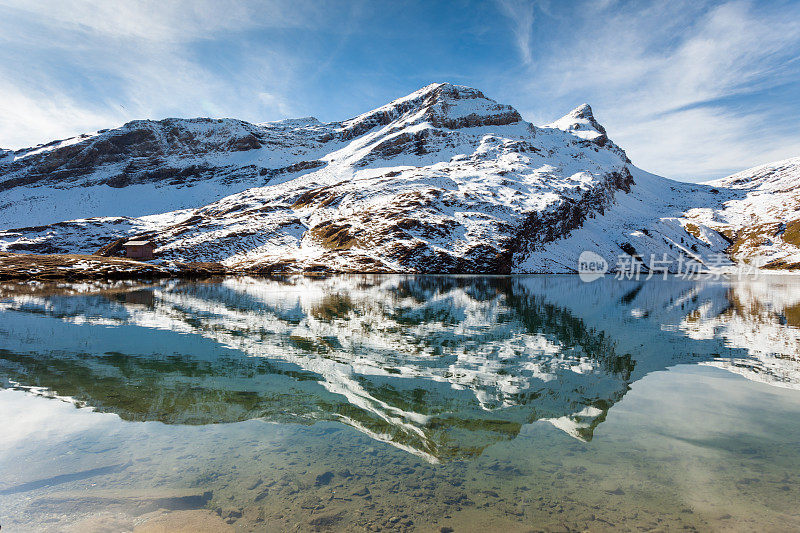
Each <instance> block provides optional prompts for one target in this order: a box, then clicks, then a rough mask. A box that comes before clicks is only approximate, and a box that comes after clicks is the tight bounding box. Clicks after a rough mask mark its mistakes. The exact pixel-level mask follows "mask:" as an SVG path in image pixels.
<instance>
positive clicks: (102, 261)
mask: <svg viewBox="0 0 800 533" xmlns="http://www.w3.org/2000/svg"><path fill="white" fill-rule="evenodd" d="M340 274H341V275H352V274H394V275H426V276H512V275H521V276H535V275H539V276H543V275H552V276H555V275H578V272H516V273H497V272H397V271H359V272H352V271H336V270H324V269H321V268H319V267H318V266H316V265H315V266H314V268H312V269H309V270H301V271H289V270H280V269H279V267H278V265H264V266H259V267H253V268H249V269H235V268H229V267H226V266H225V265H222V264H221V263H208V262H188V263H180V262H174V263H169V264H159V263H148V262H146V261H140V260H137V259H128V258H124V257H105V256H101V255H84V254H19V253H9V252H0V281H82V280H136V279H165V278H179V279H198V278H211V277H221V276H286V275H292V276H295V275H301V276H311V277H315V276H330V275H340ZM614 275H615V273H614V272H607V273H606V274H605V276H614ZM642 275H645V273H643V274H642ZM761 275H766V276H768V277H776V276H797V275H800V270H782V269H771V268H763V269H760V270H759V276H761ZM669 277H670V278H671V279H672V278H676V277H677V275H676V274H670V276H669ZM747 277H748V278H749V277H750V276H747ZM654 278H658V279H660V278H661V276H660V275H658V276H654ZM700 279H703V280H705V279H716V280H719V279H721V278H714V277H713V275H709V276H708V277H707V278H700ZM724 279H726V280H730V281H736V279H737V278H736V276H733V275H731V276H727V277H724ZM636 281H642V280H636Z"/></svg>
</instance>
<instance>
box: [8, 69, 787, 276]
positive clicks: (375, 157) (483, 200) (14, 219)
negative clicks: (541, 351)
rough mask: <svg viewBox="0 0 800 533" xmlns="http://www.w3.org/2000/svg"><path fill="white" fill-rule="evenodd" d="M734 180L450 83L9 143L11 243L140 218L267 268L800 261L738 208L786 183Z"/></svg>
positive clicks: (585, 121) (76, 239)
mask: <svg viewBox="0 0 800 533" xmlns="http://www.w3.org/2000/svg"><path fill="white" fill-rule="evenodd" d="M790 161H792V160H790ZM793 165H794V166H792V164H789V167H790V168H789V169H788V170H786V169H784V171H783V172H784V174H786V176H787V177H786V178H785V179H786V180H789V181H791V180H792V179H793V178H792V176H800V172H798V173H795V174H792V172H793V170H792V169H794V170H795V171H796V170H797V166H798V165H797V164H796V162H795V163H794V164H793ZM798 179H800V178H798ZM757 181H759V183H760V181H763V178H760V179H757ZM727 183H729V182H720V183H713V184H705V185H703V184H700V185H698V184H688V183H679V182H674V181H672V180H668V179H665V178H660V177H658V176H655V175H653V174H649V173H647V172H644V171H642V170H640V169H638V168H637V167H635V166H634V165H633V164H632V163H631V161H630V159H629V158H628V157H627V155H626V154H625V152H624V151H623V150H622V149H621V148H620V147H619V146H617V145H616V144H614V143H613V142H612V141H611V140H610V139H609V137H608V134H607V132H606V130H605V128H604V127H603V126H602V125H601V124H600V123H599V122H598V121H597V120H596V119H595V117H594V115H593V113H592V110H591V108H590V107H589V106H588V105H586V104H584V105H582V106H580V107H578V108H576V109H575V110H573V111H572V112H570V113H568V114H567V115H565V116H564V117H562V118H561V119H559V120H557V121H555V122H553V123H551V124H548V125H545V126H541V127H537V126H534V125H532V124H530V123H528V122H526V121H524V120H523V119H522V117H521V116H520V114H519V113H518V112H517V111H516V110H515V109H514V108H512V107H511V106H508V105H503V104H499V103H497V102H495V101H494V100H491V99H489V98H487V97H485V96H484V95H483V93H481V92H480V91H477V90H476V89H472V88H469V87H463V86H457V85H451V84H446V83H445V84H432V85H429V86H427V87H424V88H422V89H420V90H419V91H417V92H415V93H412V94H410V95H408V96H406V97H403V98H400V99H398V100H395V101H393V102H391V103H389V104H387V105H385V106H382V107H380V108H377V109H375V110H372V111H370V112H367V113H365V114H362V115H359V116H357V117H355V118H352V119H350V120H346V121H342V122H333V123H327V124H323V123H321V122H319V121H317V120H316V119H314V118H305V119H295V120H286V121H280V122H271V123H263V124H249V123H246V122H242V121H238V120H232V119H219V120H218V119H186V120H184V119H165V120H162V121H134V122H131V123H128V124H126V125H125V126H123V127H122V128H119V129H116V130H108V131H101V132H97V133H96V134H92V135H84V136H81V137H77V138H74V139H68V140H65V141H56V142H53V143H49V144H48V145H42V146H39V147H36V148H32V149H25V150H18V151H15V152H5V153H4V154H0V195H2V196H1V197H0V249H2V250H3V251H8V252H36V253H93V252H95V251H97V250H98V249H100V248H101V247H103V246H106V245H108V244H109V243H112V242H114V241H116V240H120V239H127V238H130V237H134V236H136V237H143V238H149V239H153V240H154V241H155V242H156V244H157V246H158V248H157V253H158V255H159V257H160V258H161V259H162V260H164V261H180V262H191V261H201V262H219V263H222V264H223V265H225V266H227V267H230V268H235V269H238V270H247V271H253V272H276V271H290V272H309V271H311V272H316V271H338V272H356V271H370V272H450V273H454V272H480V273H511V272H574V271H575V270H576V268H577V260H578V256H579V255H580V253H581V251H584V250H589V251H594V252H595V253H598V254H599V255H601V256H602V257H604V258H605V259H606V260H607V261H608V263H609V264H610V265H611V266H612V267H613V266H614V264H615V263H616V262H617V260H618V256H620V255H626V254H627V255H629V256H634V257H637V258H643V260H644V261H645V262H646V260H647V258H649V257H650V256H657V257H659V258H661V257H662V256H664V254H666V255H667V257H669V258H677V257H678V256H686V257H689V258H691V259H693V260H695V261H698V262H700V263H705V264H710V263H711V262H712V261H718V257H719V256H720V255H722V254H726V253H727V254H729V255H730V256H731V257H732V258H733V259H736V260H745V261H751V260H754V259H760V260H766V261H768V262H770V263H771V264H772V265H773V266H776V267H787V266H791V265H793V264H794V263H796V262H798V261H800V255H798V251H799V250H800V249H798V248H797V245H796V244H793V243H792V242H791V238H789V237H791V235H792V231H793V228H794V226H791V227H790V228H789V230H790V231H789V233H788V236H789V237H787V238H788V239H789V240H788V241H786V242H783V241H781V243H780V246H771V247H770V246H765V243H764V242H761V241H760V240H758V239H756V241H757V244H755V245H752V243H753V242H754V240H753V239H746V238H745V237H744V235H746V234H747V231H749V228H750V225H749V223H750V220H749V219H748V220H743V217H738V218H736V217H733V216H732V215H731V216H729V215H730V213H732V212H733V211H732V210H736V209H738V210H742V209H745V211H746V210H747V208H744V207H742V206H744V205H751V206H753V207H751V208H750V211H751V212H752V211H753V210H754V209H755V211H756V212H757V213H758V214H759V215H758V216H760V214H761V213H762V211H764V209H763V208H762V207H763V206H762V204H764V203H765V202H766V203H768V204H769V203H770V201H771V199H775V198H776V197H775V195H774V194H772V192H769V191H768V192H769V194H764V193H765V190H766V189H764V188H763V187H760V186H753V187H749V188H744V187H737V186H734V185H728V184H727ZM731 183H732V182H731ZM770 191H771V189H770ZM786 191H788V192H786ZM786 191H784V192H786V194H789V195H790V196H791V187H789V188H788V189H786ZM781 194H782V193H781ZM779 200H780V201H781V202H782V203H783V204H786V205H785V206H784V208H781V209H784V211H782V212H785V216H790V217H791V216H794V213H795V210H794V209H793V208H791V205H793V204H791V202H789V200H788V199H787V198H783V197H780V198H779ZM790 204H791V205H790ZM734 206H739V207H734ZM769 212H770V213H773V215H774V216H773V215H770V216H773V218H774V217H775V216H778V217H779V216H782V215H779V214H775V213H776V212H774V210H772V211H769ZM787 222H789V221H788V220H787ZM779 224H780V223H779ZM779 230H780V227H778V228H777V229H774V231H773V228H772V226H769V227H768V228H767V230H766V231H773V233H774V232H775V231H779ZM783 234H786V232H785V230H784V233H783ZM742 239H743V240H745V241H747V243H748V245H747V246H745V245H741V246H737V245H736V243H737V242H738V240H742ZM771 242H772V241H771ZM112 248H113V247H112Z"/></svg>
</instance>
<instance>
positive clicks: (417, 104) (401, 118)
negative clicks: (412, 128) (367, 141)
mask: <svg viewBox="0 0 800 533" xmlns="http://www.w3.org/2000/svg"><path fill="white" fill-rule="evenodd" d="M396 121H398V122H403V123H404V124H405V125H410V124H417V123H422V122H427V123H429V124H430V125H431V126H433V127H435V128H446V129H460V128H470V127H478V126H504V125H508V124H513V123H515V122H521V121H522V117H521V116H520V114H519V113H518V112H517V110H516V109H514V108H513V107H511V106H509V105H505V104H498V103H497V102H495V101H494V100H492V99H491V98H487V97H486V96H485V95H484V94H483V93H482V92H481V91H479V90H477V89H473V88H472V87H467V86H465V85H453V84H452V83H431V84H430V85H426V86H425V87H422V88H421V89H419V90H417V91H414V92H413V93H411V94H409V95H407V96H403V97H401V98H398V99H396V100H392V101H391V102H389V103H388V104H386V105H384V106H381V107H379V108H377V109H373V110H372V111H369V112H367V113H364V114H363V115H359V116H357V117H355V118H352V119H350V120H346V121H344V122H342V123H341V124H342V126H343V129H342V130H341V133H340V135H341V136H342V138H343V139H345V140H347V139H351V138H354V137H356V136H359V135H362V134H364V133H366V132H367V131H369V130H371V129H372V128H375V127H377V126H386V125H388V124H390V123H393V122H396Z"/></svg>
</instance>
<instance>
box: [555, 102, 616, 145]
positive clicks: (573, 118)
mask: <svg viewBox="0 0 800 533" xmlns="http://www.w3.org/2000/svg"><path fill="white" fill-rule="evenodd" d="M544 127H545V128H555V129H559V130H564V131H568V132H570V133H572V134H573V135H577V136H578V137H580V138H581V139H585V140H587V141H595V142H601V143H602V142H605V141H606V140H607V139H608V136H607V134H606V129H605V128H604V127H603V126H602V125H601V124H600V123H599V122H597V119H595V118H594V113H592V107H591V106H590V105H589V104H581V105H579V106H578V107H576V108H575V109H573V110H572V111H570V112H569V113H567V114H566V115H564V116H563V117H561V118H560V119H558V120H556V121H555V122H551V123H550V124H547V125H545V126H544Z"/></svg>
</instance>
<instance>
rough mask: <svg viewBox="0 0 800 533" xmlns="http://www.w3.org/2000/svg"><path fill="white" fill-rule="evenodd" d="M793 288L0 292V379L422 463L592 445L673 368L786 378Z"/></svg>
mask: <svg viewBox="0 0 800 533" xmlns="http://www.w3.org/2000/svg"><path fill="white" fill-rule="evenodd" d="M797 284H798V282H796V281H794V280H793V279H789V278H777V277H776V278H768V279H762V280H759V281H746V282H745V281H740V282H730V283H728V282H720V281H716V282H715V281H707V282H691V281H683V280H677V279H675V280H668V281H655V280H651V281H647V282H634V281H617V280H613V279H604V280H599V281H596V282H594V283H583V282H581V281H580V279H578V278H577V277H574V276H547V277H539V276H523V277H453V276H446V277H445V276H442V277H436V276H422V277H413V276H412V277H405V276H395V277H392V276H344V277H330V278H325V279H312V278H306V277H291V278H286V279H252V278H228V279H224V280H221V281H218V282H177V281H170V282H158V283H154V284H140V283H115V284H75V285H69V284H60V285H52V286H47V285H41V286H40V285H30V284H27V285H6V286H3V288H2V291H3V297H2V300H0V313H2V318H1V319H0V384H2V386H5V387H13V388H20V389H26V390H32V391H35V392H37V393H39V394H42V395H51V396H58V397H61V398H62V399H67V400H68V401H73V402H75V403H77V404H79V405H86V406H91V407H93V408H94V409H96V410H98V411H103V412H113V413H116V414H118V415H119V416H120V417H122V418H123V419H126V420H137V421H144V420H158V421H161V422H164V423H167V424H213V423H223V422H235V421H242V420H247V419H252V418H264V419H266V420H269V421H276V422H284V423H286V422H290V423H301V424H312V423H314V422H315V421H318V420H335V421H340V422H343V423H345V424H348V425H350V426H352V427H354V428H357V429H358V430H360V431H363V432H364V433H366V434H368V435H370V436H371V437H373V438H375V439H378V440H381V441H385V442H389V443H391V444H392V445H394V446H396V447H398V448H401V449H404V450H407V451H408V452H410V453H413V454H416V455H418V456H421V457H423V458H425V459H426V460H428V461H431V462H441V461H448V460H453V459H463V458H468V457H473V456H476V455H479V454H481V452H482V451H483V450H484V449H485V448H486V447H487V446H489V445H491V444H492V443H494V442H497V441H499V440H505V439H512V438H514V437H515V436H516V435H517V434H518V433H519V431H520V429H521V427H522V426H523V425H524V424H528V423H531V422H533V421H536V420H546V421H549V422H551V423H552V424H553V425H554V426H556V427H558V428H559V429H561V430H563V431H565V432H567V433H568V434H570V435H572V436H574V437H576V438H578V439H582V440H586V441H588V440H591V438H592V435H593V431H594V429H595V427H597V425H598V424H600V423H602V421H603V420H604V419H605V417H606V414H607V412H608V410H609V409H611V408H612V407H613V406H614V404H615V403H617V402H618V401H619V400H621V399H622V397H623V396H624V395H625V393H626V392H627V390H628V388H629V385H630V384H631V383H632V382H634V381H637V380H639V379H641V378H642V377H644V376H645V375H647V374H648V373H650V372H653V371H658V370H664V369H665V368H668V367H670V366H673V365H676V364H679V363H698V364H706V365H713V366H718V367H722V368H726V369H728V370H731V371H733V372H737V373H740V374H742V375H743V376H745V377H747V378H748V379H753V380H758V381H763V382H768V383H770V384H773V385H777V386H783V387H792V388H800V372H799V370H800V365H798V353H800V349H799V348H800V330H798V328H797V326H798V325H800V324H799V322H800V297H797V298H795V299H794V300H792V299H791V298H790V297H789V296H788V295H789V294H791V293H794V294H800V291H797V290H794V291H789V290H787V286H791V287H794V286H795V285H797Z"/></svg>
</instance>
